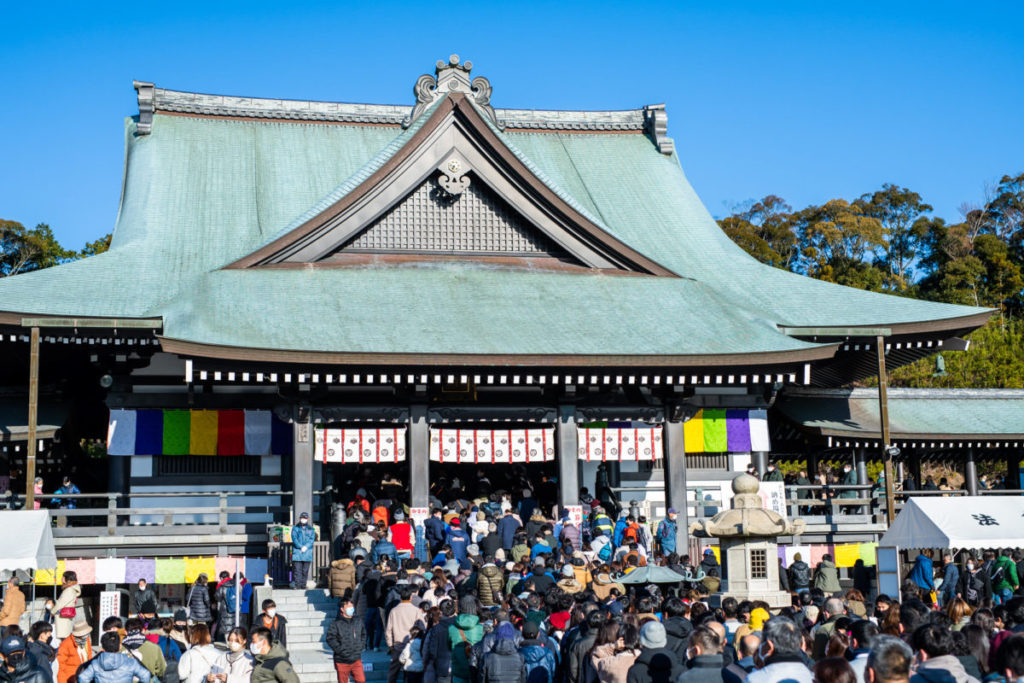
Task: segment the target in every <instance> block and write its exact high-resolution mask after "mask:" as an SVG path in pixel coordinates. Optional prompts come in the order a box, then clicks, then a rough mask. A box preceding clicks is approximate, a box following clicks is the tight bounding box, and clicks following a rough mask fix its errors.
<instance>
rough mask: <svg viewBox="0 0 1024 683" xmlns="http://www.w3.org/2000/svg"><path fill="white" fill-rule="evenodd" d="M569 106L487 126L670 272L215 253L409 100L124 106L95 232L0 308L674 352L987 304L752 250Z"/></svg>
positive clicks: (261, 342) (332, 183) (297, 208)
mask: <svg viewBox="0 0 1024 683" xmlns="http://www.w3.org/2000/svg"><path fill="white" fill-rule="evenodd" d="M190 97H193V98H194V99H195V100H196V102H199V104H196V105H195V106H192V105H190V107H191V108H189V109H188V111H190V112H192V113H195V114H203V112H204V110H203V109H202V106H203V105H202V104H201V102H202V101H205V100H202V98H209V97H213V96H191V95H190ZM238 99H239V101H240V102H241V101H242V100H243V98H238ZM246 101H247V100H246ZM190 102H191V100H190ZM242 103H243V104H244V102H242ZM300 105H302V103H292V104H291V105H289V106H290V107H291V109H289V112H290V111H292V110H295V111H298V110H299V109H301V107H300ZM239 106H242V105H239ZM338 106H339V107H340V106H342V105H338ZM344 106H353V105H344ZM398 109H399V110H400V108H398ZM544 114H545V113H544V112H540V113H539V114H538V116H540V115H544ZM555 114H559V113H558V112H555ZM571 114H572V115H573V116H574V117H575V118H574V119H573V120H574V121H579V122H582V123H581V124H580V128H581V130H579V131H573V130H557V131H543V132H541V131H535V130H527V129H522V128H519V129H517V128H514V127H512V126H511V125H510V126H509V127H507V128H506V129H505V130H504V131H500V132H497V135H498V136H499V137H500V139H501V141H502V142H503V143H504V144H505V145H506V146H507V147H508V148H509V149H510V150H511V151H512V152H513V153H514V154H515V155H516V156H518V157H519V158H520V159H521V160H522V161H523V162H525V163H526V164H527V166H528V167H529V168H531V169H532V171H533V172H534V173H535V175H536V176H537V177H538V178H540V179H541V180H543V182H544V183H545V184H546V185H547V186H548V187H549V188H550V189H551V190H553V191H554V192H555V193H556V194H557V195H558V196H559V197H562V198H563V199H564V200H565V201H567V202H569V203H570V204H571V205H572V206H574V207H577V208H578V210H579V211H580V212H581V213H583V214H584V215H586V216H587V217H589V218H590V219H592V221H593V222H594V223H595V224H597V225H599V226H601V228H602V229H603V230H605V231H606V232H607V233H608V234H609V235H611V236H613V237H614V238H616V239H618V240H620V241H621V242H623V243H625V244H627V245H629V246H630V247H631V248H633V249H634V250H636V251H637V252H639V253H641V254H642V255H644V256H646V257H648V258H651V259H653V260H656V261H657V262H658V263H660V264H662V265H663V266H664V267H666V268H668V269H670V270H671V271H673V272H674V273H676V274H677V275H679V277H677V278H672V277H653V276H639V277H629V276H625V277H623V276H611V275H605V274H599V273H559V272H543V271H533V270H529V269H522V270H508V269H498V268H493V267H488V266H486V265H481V264H479V263H473V262H459V261H446V262H443V263H437V264H434V265H425V264H422V263H419V264H407V265H395V264H388V265H365V266H360V267H348V268H334V269H326V268H319V269H307V270H291V271H286V270H276V269H273V268H251V269H244V270H223V269H222V268H223V267H224V266H226V265H228V264H231V263H232V262H234V261H236V260H238V259H240V258H242V257H244V256H246V255H248V254H250V253H252V252H253V251H255V250H257V249H258V248H259V247H261V246H264V245H266V244H268V243H269V242H270V241H271V240H272V239H273V238H274V237H276V236H279V235H281V234H283V233H285V232H287V230H288V228H289V227H290V226H294V225H297V224H298V223H299V222H301V221H302V219H303V218H304V217H308V216H309V215H310V214H311V213H315V212H316V211H317V210H318V209H319V208H322V207H324V206H326V205H327V204H328V203H329V202H330V201H331V200H332V198H336V197H338V196H342V195H344V194H345V193H346V192H348V191H350V190H351V189H352V188H353V187H355V186H356V185H358V183H359V182H360V181H361V180H362V179H365V178H366V177H368V174H369V173H370V172H371V170H372V169H373V168H374V167H375V165H379V164H381V163H383V160H386V159H387V158H388V157H389V155H391V154H394V153H395V151H396V150H398V149H400V148H401V147H402V145H403V144H404V143H405V142H407V141H408V140H409V138H410V136H411V135H413V133H414V132H415V129H416V125H417V123H418V122H421V121H422V120H423V119H424V118H426V117H425V116H421V117H420V118H419V119H418V120H417V123H414V124H413V126H412V127H410V128H409V129H407V130H402V129H401V128H400V127H398V126H395V125H363V124H358V125H357V124H356V123H345V122H334V123H331V124H330V125H326V124H323V123H316V122H313V121H305V120H299V121H290V120H264V119H255V118H254V119H246V118H244V116H242V117H240V116H235V117H231V118H229V117H226V116H212V115H211V116H190V115H180V114H178V113H176V114H175V115H166V114H162V113H160V112H159V110H158V113H157V114H156V115H155V116H153V121H152V128H151V132H150V133H149V134H145V135H140V134H138V132H139V131H138V130H137V127H138V123H137V121H136V119H134V118H133V119H128V120H127V121H126V125H125V144H126V154H125V171H124V183H123V191H122V195H121V202H120V207H119V211H118V217H117V223H116V226H115V228H114V233H113V241H112V244H111V248H110V250H109V251H108V252H107V253H104V254H101V255H99V256H95V257H92V258H88V259H84V260H82V261H77V262H73V263H70V264H66V265H62V266H58V267H55V268H50V269H47V270H44V271H39V272H34V273H29V274H24V275H19V276H15V277H10V278H4V279H3V280H0V311H8V312H15V313H24V314H30V315H54V316H100V317H119V318H133V317H140V318H142V317H145V318H161V319H162V320H163V322H164V326H163V335H164V336H165V337H166V338H170V339H176V340H182V341H186V342H192V343H198V344H211V345H221V346H226V347H245V348H261V349H272V350H311V351H336V352H353V353H357V352H362V353H381V354H401V353H427V354H441V353H454V354H472V353H479V354H531V353H544V354H613V355H635V354H654V355H679V356H689V355H693V356H706V355H727V354H758V353H774V352H783V353H788V352H802V351H803V352H812V351H813V350H814V349H815V348H816V346H817V345H816V344H814V343H811V342H808V341H800V340H797V339H794V338H792V337H790V336H787V335H786V334H784V333H783V332H782V331H780V329H779V327H780V326H794V327H808V326H814V327H816V326H898V325H901V324H911V323H920V322H921V321H940V322H939V323H938V327H939V328H941V329H947V330H954V329H970V328H972V327H975V326H977V325H978V324H980V322H979V320H980V319H979V318H978V316H979V315H984V314H985V313H986V311H985V310H984V309H979V308H970V307H964V306H952V305H946V304H938V303H933V302H927V301H919V300H914V299H909V298H901V297H894V296H887V295H882V294H877V293H872V292H866V291H861V290H855V289H850V288H846V287H841V286H839V285H834V284H830V283H826V282H821V281H817V280H813V279H810V278H806V277H801V276H798V275H795V274H792V273H789V272H785V271H782V270H779V269H776V268H771V267H769V266H765V265H762V264H760V263H758V262H757V261H755V260H754V259H753V258H751V257H750V256H748V255H747V254H746V253H745V252H743V251H742V250H741V249H740V248H739V247H737V246H736V245H734V244H733V243H732V242H731V241H730V240H729V238H728V237H727V236H726V235H725V234H724V233H723V232H722V231H721V230H720V229H719V227H718V225H717V224H716V222H715V220H714V219H713V218H712V217H711V215H710V214H709V213H708V211H707V210H706V209H705V207H704V206H703V204H702V203H701V202H700V199H699V198H698V197H697V195H696V194H695V192H694V191H693V188H692V187H691V186H690V184H689V181H688V180H687V178H686V176H685V174H684V173H683V170H682V168H681V167H680V164H679V159H678V158H677V157H676V156H675V155H674V154H672V155H666V154H662V153H660V152H659V151H658V149H657V147H656V146H655V144H653V143H652V141H651V139H650V138H649V137H648V136H647V135H646V134H645V133H644V132H643V131H642V130H640V129H636V130H626V131H617V132H615V133H614V134H594V133H591V132H588V131H587V129H586V127H587V122H588V121H589V120H591V119H593V120H595V121H597V120H599V119H601V117H605V118H607V113H605V112H572V113H571ZM637 115H638V116H639V112H637ZM294 116H296V117H298V116H299V115H298V114H295V115H294ZM498 116H499V119H501V117H503V116H505V117H506V118H508V119H510V120H512V119H514V118H515V116H518V114H515V113H514V112H513V113H512V114H508V113H506V114H503V113H502V112H501V110H499V113H498ZM300 118H301V117H300ZM627 118H628V117H627ZM495 130H497V129H495ZM8 318H11V316H8ZM933 327H934V326H933ZM819 355H821V354H819ZM755 362H756V361H755Z"/></svg>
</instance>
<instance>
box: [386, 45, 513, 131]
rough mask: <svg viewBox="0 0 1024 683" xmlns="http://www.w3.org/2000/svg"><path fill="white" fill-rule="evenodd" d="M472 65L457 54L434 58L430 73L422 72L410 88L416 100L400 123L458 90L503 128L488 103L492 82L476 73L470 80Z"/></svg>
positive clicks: (406, 124) (406, 121)
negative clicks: (434, 63)
mask: <svg viewBox="0 0 1024 683" xmlns="http://www.w3.org/2000/svg"><path fill="white" fill-rule="evenodd" d="M472 69H473V62H471V61H469V60H466V61H465V62H461V63H460V61H459V56H458V55H454V54H453V55H451V56H450V57H448V61H447V62H445V61H444V60H443V59H439V60H437V65H436V66H435V68H434V75H433V76H431V75H430V74H423V75H422V76H420V77H419V78H417V79H416V84H415V85H414V86H413V88H412V92H413V94H414V95H415V96H416V104H415V106H413V109H412V112H410V114H409V116H407V117H406V118H405V120H404V121H402V127H403V128H408V127H409V126H410V125H412V122H413V121H415V120H416V119H418V118H419V117H420V116H421V115H422V114H423V112H425V111H426V110H427V109H429V108H430V105H432V104H434V103H435V102H437V101H438V100H439V99H441V98H442V97H445V96H446V95H447V94H448V93H451V92H461V93H465V94H466V95H468V96H469V98H470V99H471V100H473V102H474V103H475V104H476V105H477V107H479V108H480V110H481V111H482V112H483V113H484V114H485V115H486V116H487V117H488V118H489V119H490V120H491V122H492V123H493V124H494V125H495V126H498V127H499V128H504V126H502V125H501V124H499V123H498V117H497V115H496V114H495V113H494V107H492V106H491V82H490V81H489V80H487V79H486V78H484V77H483V76H477V77H476V78H474V79H473V80H472V81H471V80H470V79H469V72H470V71H471V70H472Z"/></svg>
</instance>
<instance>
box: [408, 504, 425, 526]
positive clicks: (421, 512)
mask: <svg viewBox="0 0 1024 683" xmlns="http://www.w3.org/2000/svg"><path fill="white" fill-rule="evenodd" d="M429 516H430V509H429V508H409V518H410V519H411V520H412V521H413V524H415V525H416V526H423V523H424V522H426V521H427V517H429Z"/></svg>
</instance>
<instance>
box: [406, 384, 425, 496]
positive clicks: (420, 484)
mask: <svg viewBox="0 0 1024 683" xmlns="http://www.w3.org/2000/svg"><path fill="white" fill-rule="evenodd" d="M408 432H409V436H408V439H409V440H408V443H407V448H406V453H407V455H408V457H409V506H410V507H429V505H430V427H429V425H428V424H427V406H426V405H422V404H420V405H414V406H411V407H410V408H409V429H408Z"/></svg>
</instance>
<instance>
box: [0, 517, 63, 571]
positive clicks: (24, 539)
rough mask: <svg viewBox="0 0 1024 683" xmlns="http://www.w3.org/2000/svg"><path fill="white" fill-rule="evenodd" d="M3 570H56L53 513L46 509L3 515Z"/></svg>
mask: <svg viewBox="0 0 1024 683" xmlns="http://www.w3.org/2000/svg"><path fill="white" fill-rule="evenodd" d="M0 521H2V522H3V524H2V525H0V570H9V571H14V570H16V569H53V568H55V567H56V566H57V551H56V550H54V547H53V532H52V531H51V530H50V513H48V512H47V511H46V510H10V511H4V512H0Z"/></svg>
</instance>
